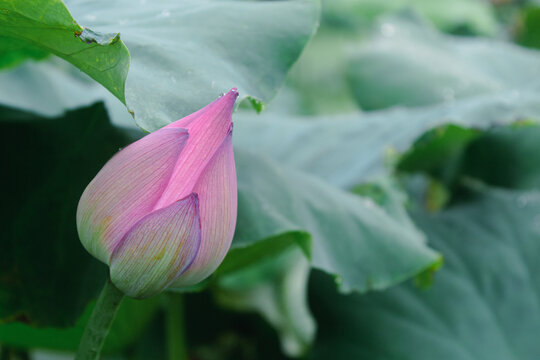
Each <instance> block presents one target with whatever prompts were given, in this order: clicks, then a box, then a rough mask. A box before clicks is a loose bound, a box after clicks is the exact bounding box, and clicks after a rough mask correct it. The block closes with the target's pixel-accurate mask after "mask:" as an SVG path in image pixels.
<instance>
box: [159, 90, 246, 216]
mask: <svg viewBox="0 0 540 360" xmlns="http://www.w3.org/2000/svg"><path fill="white" fill-rule="evenodd" d="M237 96H238V92H237V91H236V89H232V90H231V91H229V92H228V93H227V94H225V95H224V96H222V97H220V98H219V99H217V100H215V101H214V102H212V103H210V104H209V105H207V106H206V107H205V108H203V109H201V110H199V111H198V112H196V113H194V114H192V115H190V116H188V117H186V118H183V119H180V120H178V121H176V122H174V123H172V124H170V125H168V126H167V127H166V128H177V127H178V126H182V127H184V128H186V129H187V130H188V132H189V140H188V142H187V144H186V147H185V149H184V151H182V154H181V155H180V158H179V159H178V163H177V165H176V169H175V171H174V173H173V175H172V179H171V182H170V184H169V186H168V187H167V189H166V190H165V191H164V192H163V195H162V197H161V199H160V201H159V202H158V204H157V205H156V208H160V207H165V206H168V205H169V204H172V203H173V202H175V201H176V200H178V199H181V198H183V197H185V196H187V195H188V194H190V193H192V192H193V188H194V186H195V184H196V183H197V181H198V179H199V176H200V175H201V173H202V171H203V170H204V169H205V168H206V166H207V164H208V162H209V161H210V160H211V159H212V157H213V156H214V154H215V153H216V151H217V150H218V148H219V147H220V146H221V144H222V143H223V141H224V140H225V138H226V137H227V136H228V135H229V133H230V130H231V127H232V111H233V109H234V103H235V101H236V98H237Z"/></svg>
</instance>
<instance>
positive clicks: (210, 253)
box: [171, 133, 237, 287]
mask: <svg viewBox="0 0 540 360" xmlns="http://www.w3.org/2000/svg"><path fill="white" fill-rule="evenodd" d="M193 191H194V192H195V193H196V194H197V195H198V196H199V206H200V208H199V209H200V216H201V226H202V237H201V244H200V247H199V251H198V253H197V256H196V257H195V260H194V261H193V263H192V264H191V265H190V266H189V268H188V269H187V270H186V272H185V273H183V274H182V275H181V276H179V278H178V279H177V280H176V281H174V282H173V283H172V284H171V287H183V286H189V285H193V284H196V283H198V282H199V281H201V280H203V279H205V278H206V277H208V276H209V275H210V274H211V273H212V272H214V270H215V269H216V268H217V267H218V266H219V264H220V263H221V261H223V258H224V257H225V254H226V253H227V251H228V250H229V247H230V245H231V241H232V238H233V235H234V228H235V225H236V209H237V185H236V168H235V164H234V154H233V147H232V134H231V133H229V135H228V136H227V137H226V138H225V140H224V141H223V143H222V144H221V146H220V147H219V148H218V150H217V151H216V153H215V154H214V156H213V158H212V159H211V161H210V162H209V163H208V165H207V166H206V168H205V169H204V171H203V172H202V174H201V176H200V178H199V181H198V182H197V184H196V185H195V188H194V190H193Z"/></svg>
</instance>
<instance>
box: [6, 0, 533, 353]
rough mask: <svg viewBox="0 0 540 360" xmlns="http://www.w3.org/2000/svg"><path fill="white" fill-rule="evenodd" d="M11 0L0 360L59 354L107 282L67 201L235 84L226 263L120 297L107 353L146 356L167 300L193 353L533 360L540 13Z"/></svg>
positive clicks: (510, 1) (467, 5)
mask: <svg viewBox="0 0 540 360" xmlns="http://www.w3.org/2000/svg"><path fill="white" fill-rule="evenodd" d="M28 4H29V3H25V2H23V1H12V2H10V3H9V4H8V3H0V16H1V17H0V49H1V51H0V105H1V107H0V122H1V125H2V129H3V135H4V136H3V141H2V145H1V146H2V154H3V156H4V166H5V167H4V171H3V176H2V177H0V179H1V180H0V181H1V183H2V188H3V189H4V192H5V196H4V199H5V200H4V202H3V204H4V205H3V207H2V213H3V216H2V241H1V243H0V346H1V350H0V353H1V354H0V359H2V360H4V359H28V358H32V359H43V360H46V359H69V358H71V357H72V352H73V351H74V350H75V349H76V347H77V344H78V340H79V338H80V336H81V334H82V331H83V329H84V325H85V322H86V320H87V319H88V316H89V314H90V312H91V310H92V307H93V302H94V300H95V298H96V296H97V293H98V292H99V289H100V287H101V285H102V284H103V283H104V279H105V276H106V266H105V265H102V264H100V263H98V262H97V261H96V260H94V259H93V258H91V257H90V255H88V254H86V253H85V252H84V250H83V248H82V247H81V246H80V244H79V241H78V239H77V234H76V229H75V209H76V206H77V201H78V198H79V196H80V194H81V193H82V191H83V189H84V187H85V186H86V185H87V183H88V182H89V181H90V180H91V179H92V177H93V176H94V175H95V173H96V172H97V171H98V170H99V168H100V167H101V166H102V165H103V164H104V163H105V162H106V161H107V159H108V158H110V157H111V156H112V155H113V154H114V153H115V152H116V151H118V149H120V148H122V147H124V146H125V145H127V144H129V143H130V142H132V141H133V140H135V139H138V138H140V137H141V136H143V135H144V134H145V132H144V131H143V130H146V131H153V130H155V129H157V128H159V127H161V126H163V125H164V124H166V123H168V122H171V121H174V120H176V119H178V118H180V117H182V116H185V115H187V114H189V113H190V112H192V111H194V110H196V109H198V108H200V107H202V106H203V105H204V104H206V103H208V102H209V101H211V100H212V99H213V98H215V97H216V96H218V95H219V93H221V92H225V91H227V90H228V89H229V88H231V87H233V86H237V87H238V88H239V90H240V94H241V100H242V102H241V104H240V105H239V108H238V110H237V111H236V113H235V114H234V117H233V120H234V122H235V153H236V162H237V169H238V185H239V214H238V224H237V230H236V235H235V239H234V241H233V246H232V249H231V251H230V253H229V255H228V256H227V258H226V259H225V261H224V263H223V264H222V266H221V267H220V268H219V269H218V271H217V272H216V274H214V275H213V276H212V277H211V278H210V279H208V280H207V281H205V282H203V283H202V284H201V285H199V286H196V287H194V288H191V289H186V291H185V292H183V293H182V294H180V293H177V292H169V293H166V294H162V295H160V296H157V297H155V298H152V299H148V300H143V301H140V300H133V299H127V300H126V301H125V302H124V303H123V304H122V306H121V308H120V310H119V313H118V316H117V318H116V320H115V323H114V325H113V328H112V330H111V333H110V336H109V338H108V339H107V342H106V345H105V349H104V358H106V359H165V358H167V356H168V354H167V349H168V346H170V342H171V339H173V340H172V341H174V339H175V338H174V335H175V334H171V333H170V332H168V331H169V330H168V329H170V328H171V327H170V324H171V323H174V322H176V321H178V322H180V321H181V319H180V317H175V316H176V315H178V314H176V313H175V312H174V311H171V308H173V306H176V305H177V304H178V301H180V299H183V301H182V302H183V307H184V323H183V327H184V328H185V330H186V341H187V346H188V349H189V358H190V359H194V360H195V359H196V360H214V359H216V360H217V359H235V360H250V359H287V358H298V357H300V358H306V359H330V358H332V359H336V360H341V359H343V360H349V359H374V360H378V359H380V360H383V359H410V360H424V359H425V360H428V359H429V360H431V359H441V360H445V359H448V360H456V359H460V360H461V359H464V360H469V359H470V360H479V359H489V360H496V359H501V360H507V359H531V360H533V359H534V360H535V359H538V358H540V345H539V343H538V338H539V337H540V300H539V295H538V294H540V267H539V266H540V265H539V263H538V261H537V257H538V256H537V255H538V254H539V253H540V161H539V160H538V159H539V158H540V145H539V144H540V142H539V141H538V138H539V137H540V126H539V124H538V120H539V119H540V76H539V75H540V52H538V50H537V49H538V48H539V47H540V2H537V1H519V0H491V1H487V0H485V1H483V0H454V1H433V0H384V1H382V0H323V1H322V3H319V2H317V1H315V0H313V1H312V0H289V1H226V2H223V1H217V0H204V1H202V0H185V1H172V0H160V1H155V2H146V1H140V2H137V3H131V2H129V1H127V0H115V1H90V0H69V1H66V2H65V5H64V3H62V2H61V1H56V0H36V4H33V5H32V6H30V5H28ZM38 5H39V6H38ZM45 7H53V8H54V9H55V12H49V13H47V14H52V15H50V16H40V13H39V9H43V8H45ZM68 10H69V11H68ZM75 21H76V22H75ZM29 26H34V27H36V28H39V29H40V30H39V31H36V30H35V29H32V28H31V27H29ZM118 33H120V36H118V35H117V34H118ZM51 54H53V55H56V56H52V55H51ZM58 57H60V58H62V59H64V60H66V61H67V62H66V61H64V60H60V59H58ZM69 63H71V64H69ZM96 64H97V65H96ZM107 89H109V91H108V90H107ZM263 108H264V110H263ZM260 110H263V111H262V112H261V113H260V114H258V112H259V111H260ZM175 304H176V305H175ZM168 342H169V344H168Z"/></svg>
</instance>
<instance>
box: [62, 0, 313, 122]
mask: <svg viewBox="0 0 540 360" xmlns="http://www.w3.org/2000/svg"><path fill="white" fill-rule="evenodd" d="M67 5H68V7H69V9H70V10H71V11H72V13H73V14H74V17H75V18H77V19H80V22H81V24H84V25H87V26H90V27H92V28H95V29H99V30H100V31H103V32H113V31H114V32H117V31H119V32H120V33H121V34H122V40H123V41H124V42H125V43H126V46H127V47H128V48H129V50H130V53H131V66H130V71H129V74H128V78H127V82H126V101H127V106H128V108H129V109H130V110H131V111H133V113H134V116H135V121H136V122H137V124H138V125H139V126H141V127H142V128H144V129H145V130H148V131H153V130H156V129H157V128H159V127H161V126H163V125H166V124H168V123H170V122H172V121H174V120H177V119H179V118H181V117H183V116H185V115H188V114H190V113H192V112H194V111H195V110H198V109H199V108H201V107H203V106H204V105H206V104H208V103H209V102H210V101H212V100H214V99H215V98H216V97H217V96H218V95H219V94H220V93H222V92H226V91H228V90H229V89H230V88H232V87H237V88H238V90H239V92H240V94H241V96H242V98H246V97H247V96H251V97H254V98H257V99H259V100H261V101H268V100H270V98H272V97H273V96H274V94H275V92H276V91H277V89H278V88H279V86H280V85H281V84H282V82H283V80H284V79H285V76H286V74H287V72H288V70H289V68H290V67H291V66H292V64H293V63H294V62H295V61H296V59H297V58H298V56H299V55H300V53H301V51H302V49H303V48H304V46H305V45H306V43H307V41H308V40H309V39H310V37H311V35H312V34H313V33H314V31H315V28H316V26H317V24H318V18H319V4H318V2H317V1H316V0H290V1H261V2H258V1H219V0H185V1H173V0H159V1H137V2H133V1H129V0H115V1H106V0H98V1H95V0H92V1H90V0H73V1H69V2H67Z"/></svg>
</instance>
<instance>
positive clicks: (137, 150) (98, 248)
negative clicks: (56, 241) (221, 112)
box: [77, 129, 188, 263]
mask: <svg viewBox="0 0 540 360" xmlns="http://www.w3.org/2000/svg"><path fill="white" fill-rule="evenodd" d="M187 139H188V134H187V131H186V130H185V129H161V130H158V131H156V132H154V133H152V134H149V135H147V136H145V137H144V138H142V139H141V140H139V141H136V142H135V143H133V144H131V145H129V146H128V147H126V148H125V149H123V150H122V151H120V152H119V153H117V154H116V155H115V156H114V157H113V158H112V159H111V160H109V161H108V162H107V164H105V166H104V167H103V168H102V169H101V171H100V172H99V173H98V174H97V175H96V177H95V178H94V179H93V180H92V182H90V184H89V185H88V186H87V188H86V190H85V191H84V193H83V195H82V196H81V199H80V201H79V206H78V208H77V229H78V232H79V238H80V239H81V242H82V244H83V246H84V247H85V248H86V250H87V251H88V252H89V253H91V254H92V255H94V256H95V257H96V258H98V259H99V260H101V261H102V262H104V263H109V258H110V256H111V254H112V251H113V250H114V248H115V247H116V246H117V244H118V243H119V242H120V240H121V239H122V237H123V236H124V235H125V234H126V233H127V232H128V231H129V230H130V229H131V228H132V227H133V225H135V223H137V222H138V221H139V220H140V219H142V218H143V217H144V216H146V215H148V214H149V213H151V212H152V210H153V208H154V206H155V204H156V203H157V202H158V201H159V199H160V197H161V194H162V193H163V191H164V189H165V188H166V187H167V184H168V183H169V180H170V178H171V175H172V172H173V170H174V167H175V164H176V161H177V159H178V157H179V155H180V153H181V152H182V149H183V148H184V146H185V144H186V141H187Z"/></svg>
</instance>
